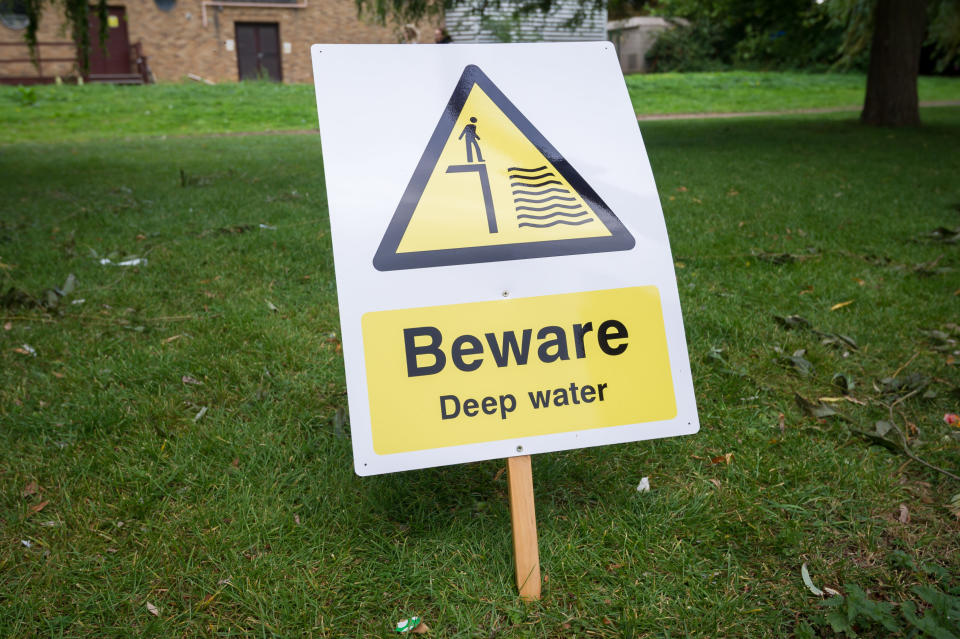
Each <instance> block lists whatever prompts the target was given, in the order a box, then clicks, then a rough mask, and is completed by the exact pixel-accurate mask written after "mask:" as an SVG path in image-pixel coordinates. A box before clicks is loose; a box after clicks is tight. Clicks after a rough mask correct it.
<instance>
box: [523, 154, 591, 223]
mask: <svg viewBox="0 0 960 639" xmlns="http://www.w3.org/2000/svg"><path fill="white" fill-rule="evenodd" d="M556 177H557V174H556V173H554V172H553V170H552V169H551V168H550V167H548V166H537V167H520V166H511V167H510V168H508V169H507V178H508V179H509V180H510V188H511V189H512V193H513V196H514V198H513V204H514V208H515V209H516V210H517V220H518V222H519V224H518V226H520V227H521V228H522V227H525V226H526V227H529V228H537V229H542V228H547V227H550V226H556V225H558V224H564V225H567V226H580V225H581V224H588V223H590V222H593V220H594V218H593V217H592V216H590V212H589V211H587V210H585V209H584V208H583V206H582V205H581V204H580V203H579V200H578V198H577V197H576V196H575V194H574V193H573V192H572V191H570V189H568V188H566V187H565V186H564V185H563V182H562V181H560V180H558V179H556ZM522 211H530V212H529V213H525V212H522Z"/></svg>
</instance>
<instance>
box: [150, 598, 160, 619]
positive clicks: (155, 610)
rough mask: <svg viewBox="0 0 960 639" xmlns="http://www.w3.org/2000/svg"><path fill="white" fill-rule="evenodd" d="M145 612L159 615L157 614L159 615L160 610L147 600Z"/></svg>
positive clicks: (155, 615)
mask: <svg viewBox="0 0 960 639" xmlns="http://www.w3.org/2000/svg"><path fill="white" fill-rule="evenodd" d="M147 612H149V613H150V614H151V615H153V616H154V617H159V616H160V611H159V610H157V607H156V606H154V605H153V604H152V603H150V602H149V601H148V602H147Z"/></svg>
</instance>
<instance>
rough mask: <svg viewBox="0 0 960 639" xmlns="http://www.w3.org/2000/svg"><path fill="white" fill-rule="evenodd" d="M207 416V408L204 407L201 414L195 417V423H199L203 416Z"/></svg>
mask: <svg viewBox="0 0 960 639" xmlns="http://www.w3.org/2000/svg"><path fill="white" fill-rule="evenodd" d="M206 414H207V407H206V406H204V407H203V408H201V409H200V412H199V413H197V414H196V415H194V416H193V423H194V424H196V423H197V422H199V421H200V420H201V419H203V416H204V415H206Z"/></svg>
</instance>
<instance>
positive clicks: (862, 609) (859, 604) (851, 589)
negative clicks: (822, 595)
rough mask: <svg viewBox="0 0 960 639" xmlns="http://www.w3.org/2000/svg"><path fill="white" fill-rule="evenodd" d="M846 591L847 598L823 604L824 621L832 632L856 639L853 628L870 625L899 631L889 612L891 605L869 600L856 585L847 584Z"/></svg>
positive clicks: (838, 598) (837, 598)
mask: <svg viewBox="0 0 960 639" xmlns="http://www.w3.org/2000/svg"><path fill="white" fill-rule="evenodd" d="M846 590H847V596H845V597H843V596H837V597H831V598H830V599H828V600H827V601H825V602H824V606H825V607H826V608H827V609H828V612H827V613H826V614H825V619H826V621H827V623H829V624H830V627H831V628H833V631H834V632H838V633H842V634H846V635H848V636H850V637H856V636H858V635H857V633H856V630H855V627H857V626H858V625H871V624H876V625H879V626H882V627H883V628H885V629H887V630H889V631H891V632H895V631H897V630H899V629H900V625H899V624H898V623H897V620H896V618H894V616H893V614H892V612H891V611H892V610H893V606H892V605H890V604H889V603H886V602H883V601H874V600H872V599H870V598H869V597H867V594H866V593H865V592H863V589H862V588H860V586H857V585H856V584H847V585H846Z"/></svg>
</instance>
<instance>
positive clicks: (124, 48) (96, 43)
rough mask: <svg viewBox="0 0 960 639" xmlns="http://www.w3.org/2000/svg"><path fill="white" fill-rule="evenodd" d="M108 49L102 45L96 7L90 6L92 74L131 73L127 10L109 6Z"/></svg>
mask: <svg viewBox="0 0 960 639" xmlns="http://www.w3.org/2000/svg"><path fill="white" fill-rule="evenodd" d="M105 44H106V47H107V50H106V51H104V50H103V48H102V47H101V46H100V18H98V17H97V10H96V7H90V75H91V76H103V75H120V74H128V73H130V35H129V34H128V33H127V10H126V9H124V8H123V7H107V41H106V43H105Z"/></svg>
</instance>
